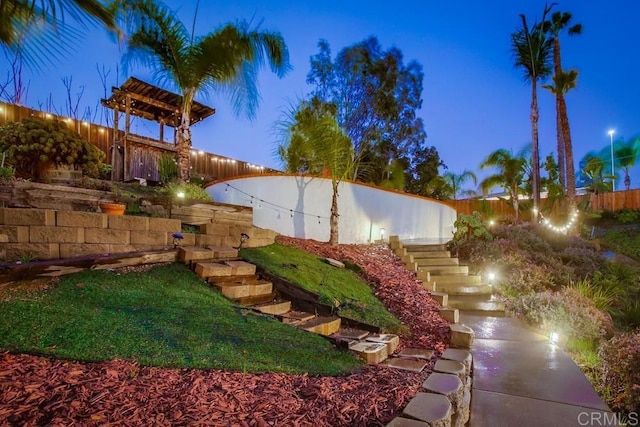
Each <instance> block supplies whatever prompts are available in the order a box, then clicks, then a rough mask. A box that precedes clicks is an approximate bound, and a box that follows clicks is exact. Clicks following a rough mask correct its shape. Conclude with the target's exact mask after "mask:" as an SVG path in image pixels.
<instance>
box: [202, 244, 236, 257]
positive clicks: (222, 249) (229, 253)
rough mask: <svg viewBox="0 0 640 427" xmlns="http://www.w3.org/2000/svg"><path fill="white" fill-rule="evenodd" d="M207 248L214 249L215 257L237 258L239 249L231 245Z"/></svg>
mask: <svg viewBox="0 0 640 427" xmlns="http://www.w3.org/2000/svg"><path fill="white" fill-rule="evenodd" d="M207 249H210V250H211V251H213V258H214V259H229V258H237V257H238V250H237V249H236V248H232V247H231V246H207Z"/></svg>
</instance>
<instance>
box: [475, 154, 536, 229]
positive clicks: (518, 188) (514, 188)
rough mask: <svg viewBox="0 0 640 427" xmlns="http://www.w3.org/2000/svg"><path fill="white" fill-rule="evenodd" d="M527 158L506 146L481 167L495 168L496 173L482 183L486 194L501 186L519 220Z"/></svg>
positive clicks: (488, 158)
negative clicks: (514, 152) (515, 153)
mask: <svg viewBox="0 0 640 427" xmlns="http://www.w3.org/2000/svg"><path fill="white" fill-rule="evenodd" d="M526 166H527V159H526V157H524V156H522V155H515V156H514V155H513V154H512V153H511V152H510V151H509V150H506V149H504V148H501V149H498V150H496V151H494V152H493V153H491V154H489V156H488V157H487V158H486V159H485V160H484V161H483V162H482V164H481V165H480V168H481V169H487V168H495V169H497V171H496V173H495V174H493V175H490V176H488V177H486V178H485V179H484V180H482V182H481V183H480V188H481V189H482V192H483V193H484V194H487V192H488V191H489V190H491V189H492V188H494V187H501V188H504V190H505V191H506V192H507V194H508V195H509V198H510V199H511V205H512V206H513V210H514V213H515V217H516V221H517V220H518V208H519V196H520V194H521V193H522V192H523V190H522V184H523V181H524V178H525V173H526Z"/></svg>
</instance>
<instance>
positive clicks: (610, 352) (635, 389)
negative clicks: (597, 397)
mask: <svg viewBox="0 0 640 427" xmlns="http://www.w3.org/2000/svg"><path fill="white" fill-rule="evenodd" d="M600 357H601V358H602V362H603V368H604V374H603V384H602V385H603V386H604V387H608V388H609V389H610V394H611V396H613V397H614V398H613V402H610V405H611V406H612V408H611V409H613V410H614V411H626V412H632V411H637V410H638V408H640V330H636V331H635V332H629V333H623V334H620V335H617V336H615V337H613V338H612V339H610V340H609V341H606V342H604V343H602V344H601V347H600Z"/></svg>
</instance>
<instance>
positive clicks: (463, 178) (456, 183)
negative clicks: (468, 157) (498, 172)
mask: <svg viewBox="0 0 640 427" xmlns="http://www.w3.org/2000/svg"><path fill="white" fill-rule="evenodd" d="M442 177H443V178H444V179H445V181H446V182H448V183H449V185H450V186H451V190H452V192H453V198H454V199H456V198H458V194H464V195H472V194H473V195H475V192H474V191H473V190H466V191H463V192H462V193H461V192H460V190H461V188H462V185H463V184H464V183H465V182H467V181H469V180H471V181H473V185H476V184H477V183H478V178H477V177H476V174H475V173H473V172H472V171H470V170H468V169H465V170H463V171H462V173H460V174H456V173H453V172H446V173H445V174H444V175H443V176H442Z"/></svg>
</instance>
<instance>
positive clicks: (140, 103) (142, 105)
mask: <svg viewBox="0 0 640 427" xmlns="http://www.w3.org/2000/svg"><path fill="white" fill-rule="evenodd" d="M111 92H112V95H111V97H109V98H108V99H102V100H101V103H102V105H103V106H105V107H107V108H110V109H112V110H113V112H114V115H113V130H114V132H113V145H112V146H111V167H112V171H111V179H112V180H120V179H123V180H124V181H127V180H130V179H132V178H134V177H135V173H132V171H133V170H135V169H136V168H135V165H142V161H140V160H141V159H135V158H134V157H135V156H132V153H131V150H130V145H131V143H135V144H137V145H142V146H147V147H153V148H156V149H159V150H162V151H173V152H175V146H174V145H173V144H168V143H166V142H165V141H164V126H165V125H167V126H171V127H172V128H174V129H175V128H176V127H178V126H179V125H180V119H181V105H182V96H180V95H178V94H176V93H173V92H169V91H167V90H164V89H161V88H159V87H157V86H154V85H151V84H149V83H146V82H143V81H142V80H139V79H136V78H135V77H129V78H128V79H127V81H126V82H124V84H123V85H122V86H120V87H119V88H118V87H112V88H111ZM120 112H124V113H125V126H124V135H122V134H121V132H119V117H120ZM215 112H216V110H215V109H213V108H211V107H208V106H206V105H204V104H201V103H199V102H195V101H194V102H193V105H192V107H191V117H190V118H191V124H192V125H194V124H196V123H198V122H200V121H202V120H204V119H206V118H207V117H209V116H211V115H213V114H215ZM131 116H135V117H140V118H143V119H146V120H150V121H153V122H157V123H159V124H160V132H159V141H158V140H153V139H150V138H144V137H140V136H137V135H133V134H131V132H130V130H131ZM174 132H175V131H174ZM120 150H122V158H121V159H120V158H119V157H120V156H119V155H118V153H119V152H120ZM119 160H121V161H122V176H120V169H121V168H120V167H119V166H120V162H119ZM136 160H138V161H137V162H136Z"/></svg>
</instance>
